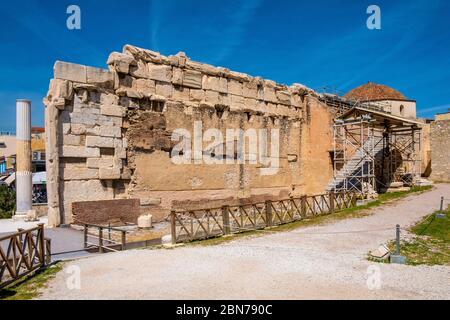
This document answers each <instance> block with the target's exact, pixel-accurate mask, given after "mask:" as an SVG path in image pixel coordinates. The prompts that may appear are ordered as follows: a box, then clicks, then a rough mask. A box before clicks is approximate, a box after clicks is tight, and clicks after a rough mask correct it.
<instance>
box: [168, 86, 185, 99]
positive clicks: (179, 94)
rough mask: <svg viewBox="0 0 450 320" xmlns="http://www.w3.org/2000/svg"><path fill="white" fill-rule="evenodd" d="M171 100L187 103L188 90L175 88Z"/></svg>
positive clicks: (179, 87)
mask: <svg viewBox="0 0 450 320" xmlns="http://www.w3.org/2000/svg"><path fill="white" fill-rule="evenodd" d="M172 98H173V99H174V100H178V101H188V100H189V89H188V88H185V87H181V86H175V87H174V88H173V92H172Z"/></svg>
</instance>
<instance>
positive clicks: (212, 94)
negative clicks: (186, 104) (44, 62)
mask: <svg viewBox="0 0 450 320" xmlns="http://www.w3.org/2000/svg"><path fill="white" fill-rule="evenodd" d="M205 101H206V102H209V103H212V104H217V103H219V93H218V92H217V91H211V90H206V91H205Z"/></svg>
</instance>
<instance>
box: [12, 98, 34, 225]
mask: <svg viewBox="0 0 450 320" xmlns="http://www.w3.org/2000/svg"><path fill="white" fill-rule="evenodd" d="M16 112H17V113H16V114H17V117H16V139H17V140H16V144H17V154H16V202H17V207H16V214H15V215H16V218H21V217H26V215H27V214H28V213H29V211H30V210H31V209H32V188H33V184H32V168H31V101H29V100H17V103H16Z"/></svg>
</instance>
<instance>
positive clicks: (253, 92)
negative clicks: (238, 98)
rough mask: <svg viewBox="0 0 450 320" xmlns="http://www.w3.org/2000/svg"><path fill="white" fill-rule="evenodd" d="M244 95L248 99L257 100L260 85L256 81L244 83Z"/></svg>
mask: <svg viewBox="0 0 450 320" xmlns="http://www.w3.org/2000/svg"><path fill="white" fill-rule="evenodd" d="M242 95H243V96H244V97H246V98H253V99H256V98H257V97H258V85H257V83H256V81H250V82H244V84H243V89H242Z"/></svg>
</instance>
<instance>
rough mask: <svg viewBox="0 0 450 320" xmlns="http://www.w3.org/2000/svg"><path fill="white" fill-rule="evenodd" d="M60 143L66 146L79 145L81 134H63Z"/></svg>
mask: <svg viewBox="0 0 450 320" xmlns="http://www.w3.org/2000/svg"><path fill="white" fill-rule="evenodd" d="M62 143H63V145H66V146H79V145H80V143H81V136H78V135H73V134H65V135H63V136H62Z"/></svg>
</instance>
